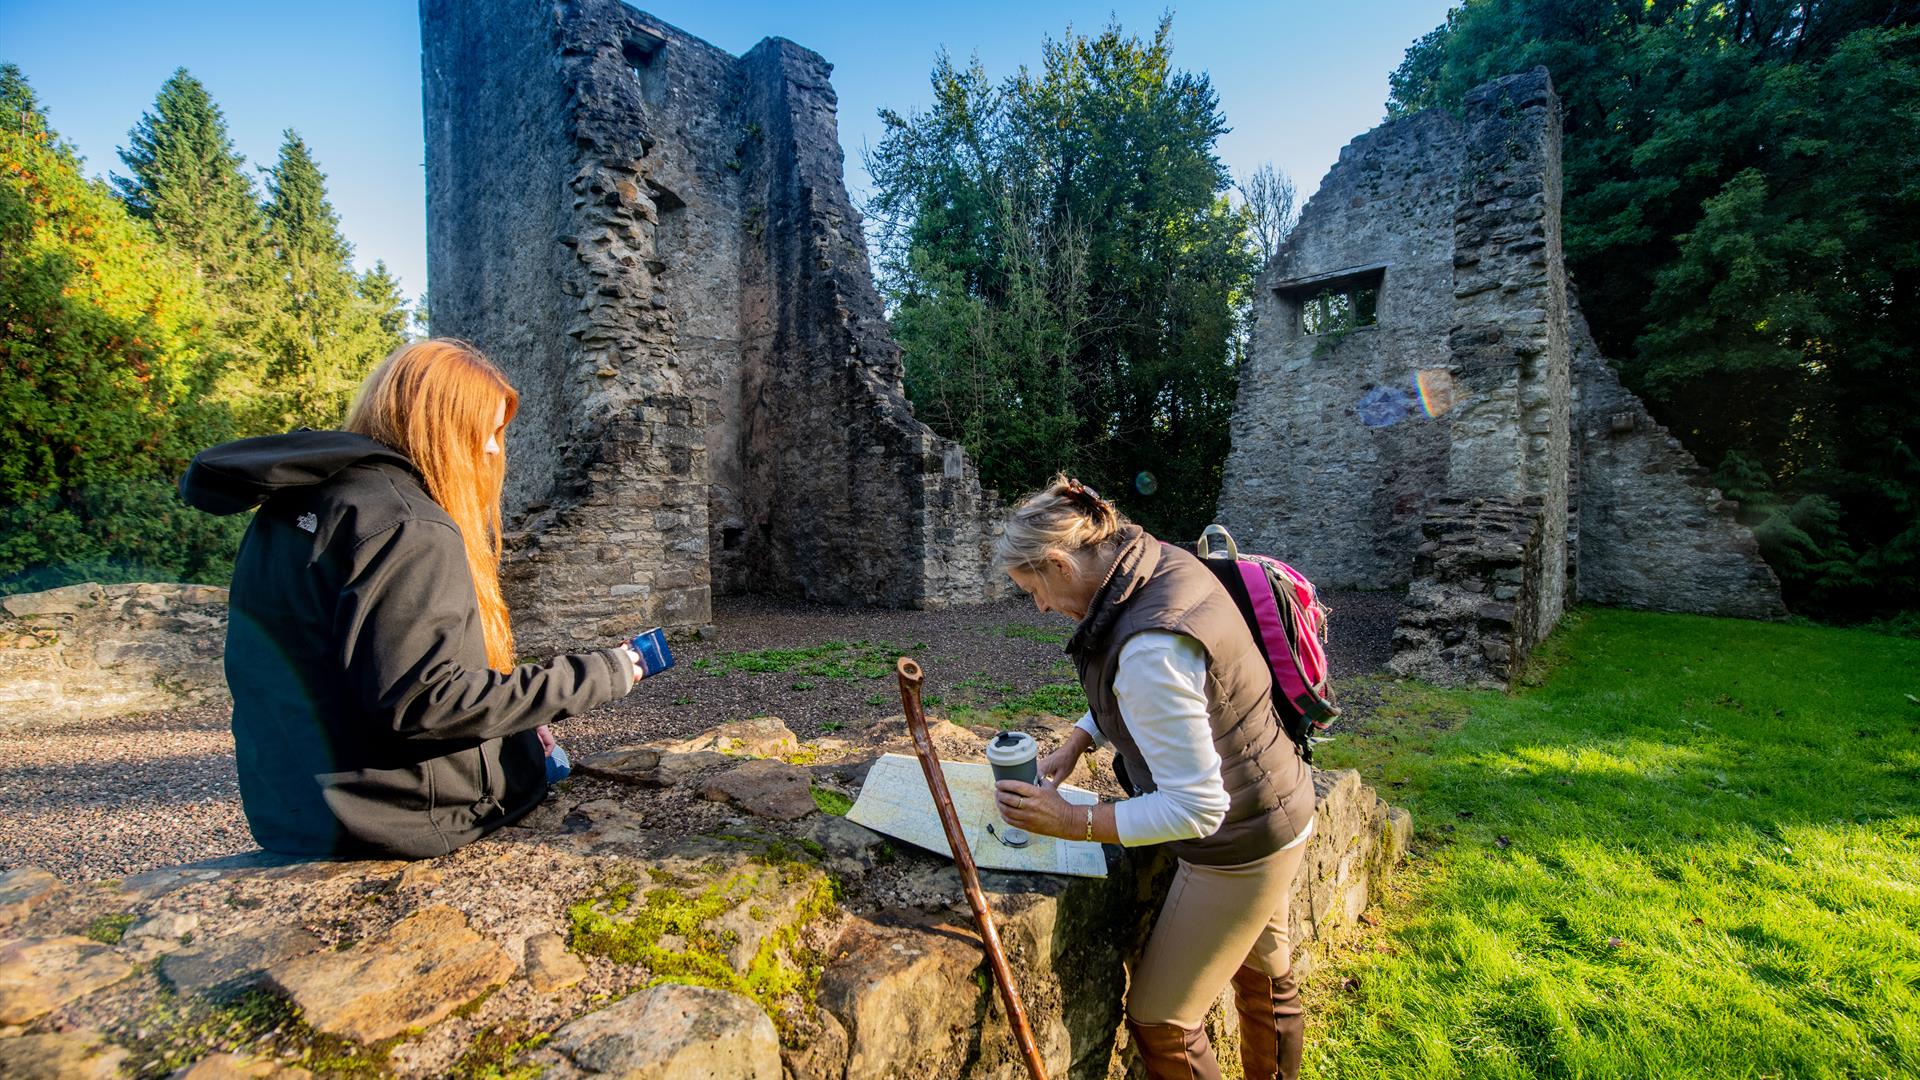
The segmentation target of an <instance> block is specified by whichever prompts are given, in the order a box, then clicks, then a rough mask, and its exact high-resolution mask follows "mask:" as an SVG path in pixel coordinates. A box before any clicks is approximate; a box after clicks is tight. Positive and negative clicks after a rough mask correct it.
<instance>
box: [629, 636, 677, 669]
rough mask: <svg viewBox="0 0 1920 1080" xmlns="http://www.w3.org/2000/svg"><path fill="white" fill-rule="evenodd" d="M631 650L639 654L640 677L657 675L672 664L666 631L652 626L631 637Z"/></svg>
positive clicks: (671, 654) (671, 651) (671, 653)
mask: <svg viewBox="0 0 1920 1080" xmlns="http://www.w3.org/2000/svg"><path fill="white" fill-rule="evenodd" d="M632 644H633V651H634V652H637V653H639V654H640V672H641V677H642V678H649V677H651V676H654V675H658V674H660V673H661V672H663V671H665V670H667V669H668V668H670V667H672V666H673V650H672V649H669V648H667V632H666V631H665V630H662V629H660V628H659V627H657V626H656V627H654V628H653V629H651V630H643V631H641V632H640V633H639V634H638V635H637V636H636V637H635V638H634V639H633V642H632Z"/></svg>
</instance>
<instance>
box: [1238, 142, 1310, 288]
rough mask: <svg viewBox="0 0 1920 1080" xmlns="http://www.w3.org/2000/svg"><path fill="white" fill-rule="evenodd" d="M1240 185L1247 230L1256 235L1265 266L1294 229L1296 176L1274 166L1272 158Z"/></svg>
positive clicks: (1255, 241) (1261, 260) (1254, 236)
mask: <svg viewBox="0 0 1920 1080" xmlns="http://www.w3.org/2000/svg"><path fill="white" fill-rule="evenodd" d="M1238 187H1239V189H1240V198H1241V200H1242V202H1243V203H1244V205H1245V206H1246V210H1247V216H1248V232H1250V233H1251V234H1252V236H1253V239H1254V243H1255V244H1256V245H1257V247H1258V249H1259V252H1260V263H1261V265H1262V266H1264V265H1266V264H1267V263H1268V262H1271V261H1272V260H1273V257H1274V255H1275V254H1276V253H1278V252H1279V250H1280V245H1281V244H1282V243H1284V242H1285V241H1286V239H1287V234H1288V233H1289V232H1292V231H1293V220H1294V210H1295V207H1294V200H1295V198H1296V197H1297V196H1296V193H1295V191H1294V187H1293V177H1291V176H1288V175H1287V174H1286V173H1284V172H1282V171H1281V170H1279V169H1276V168H1274V167H1273V162H1271V161H1269V162H1267V163H1265V164H1263V165H1261V166H1260V167H1259V168H1257V169H1255V170H1253V173H1252V174H1251V175H1249V176H1248V177H1247V182H1246V183H1244V184H1240V185H1238Z"/></svg>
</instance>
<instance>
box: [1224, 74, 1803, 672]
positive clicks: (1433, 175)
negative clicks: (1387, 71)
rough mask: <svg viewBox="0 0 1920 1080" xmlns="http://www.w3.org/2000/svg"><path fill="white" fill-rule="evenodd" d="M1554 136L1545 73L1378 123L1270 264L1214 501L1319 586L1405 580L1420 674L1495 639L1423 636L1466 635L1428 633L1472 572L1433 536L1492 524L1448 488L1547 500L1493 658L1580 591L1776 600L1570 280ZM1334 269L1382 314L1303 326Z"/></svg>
mask: <svg viewBox="0 0 1920 1080" xmlns="http://www.w3.org/2000/svg"><path fill="white" fill-rule="evenodd" d="M1561 141H1562V133H1561V121H1560V106H1559V102H1558V99H1557V97H1556V96H1555V94H1554V92H1553V87H1552V83H1551V80H1550V79H1549V78H1548V75H1547V72H1546V70H1545V69H1543V68H1537V69H1535V70H1533V71H1530V72H1526V73H1524V74H1520V75H1512V76H1508V77H1506V78H1502V79H1497V80H1494V81H1493V82H1490V83H1487V84H1485V85H1483V86H1481V87H1478V88H1476V89H1475V90H1473V91H1472V92H1471V93H1469V94H1468V95H1467V96H1466V98H1465V99H1464V101H1463V103H1462V107H1461V113H1460V115H1459V116H1458V117H1455V116H1452V115H1449V114H1447V113H1445V112H1442V111H1439V110H1430V111H1427V112H1423V113H1420V114H1418V115H1415V116H1411V117H1407V118H1405V119H1401V120H1397V121H1394V122H1391V123H1388V124H1385V125H1383V126H1381V127H1379V128H1377V129H1375V130H1373V131H1371V132H1368V133H1367V134H1365V135H1363V136H1361V137H1360V138H1358V139H1356V140H1354V142H1353V143H1352V144H1350V145H1349V146H1348V147H1347V148H1346V149H1345V150H1343V151H1342V152H1341V155H1340V160H1339V162H1338V163H1337V164H1335V166H1334V167H1333V169H1332V170H1331V171H1330V172H1329V173H1328V174H1327V177H1326V180H1325V181H1324V182H1323V183H1322V185H1321V188H1320V190H1319V191H1318V192H1317V193H1316V194H1315V195H1314V197H1313V198H1312V199H1310V200H1309V201H1308V203H1307V205H1306V207H1305V209H1304V210H1303V212H1302V214H1301V217H1300V222H1299V224H1298V225H1297V226H1296V227H1295V228H1294V230H1293V233H1292V234H1291V235H1290V236H1289V238H1288V240H1287V242H1286V243H1285V244H1284V245H1283V246H1282V248H1281V251H1280V252H1279V254H1278V255H1276V256H1275V258H1274V260H1273V262H1272V263H1271V264H1270V266H1269V267H1268V268H1267V270H1266V271H1265V272H1264V273H1263V274H1262V276H1261V278H1260V286H1261V287H1260V288H1259V289H1258V290H1257V291H1258V296H1257V298H1256V301H1255V323H1254V330H1253V340H1252V347H1251V351H1250V356H1249V362H1248V363H1247V364H1246V365H1245V366H1244V367H1243V369H1242V371H1241V375H1240V397H1239V401H1238V404H1237V406H1236V409H1235V413H1234V419H1233V449H1232V452H1231V453H1230V455H1229V456H1228V459H1227V462H1226V469H1225V475H1224V478H1223V482H1222V487H1221V495H1220V513H1219V517H1220V520H1221V521H1222V522H1224V523H1225V524H1226V525H1227V526H1228V527H1229V528H1231V529H1232V530H1233V532H1234V534H1235V536H1236V537H1238V538H1240V541H1241V544H1242V546H1245V547H1249V548H1252V549H1255V550H1262V551H1267V552H1270V553H1272V554H1274V555H1277V556H1279V557H1281V558H1284V559H1286V560H1287V561H1289V562H1291V563H1293V564H1294V565H1296V566H1298V567H1299V568H1300V569H1301V570H1302V571H1304V572H1305V573H1306V574H1307V575H1308V576H1309V577H1311V578H1313V579H1314V580H1315V582H1316V583H1317V584H1320V585H1322V586H1323V587H1330V588H1397V587H1401V586H1407V585H1409V584H1412V585H1413V592H1414V594H1415V597H1416V600H1417V602H1418V603H1419V604H1422V605H1426V607H1425V608H1424V609H1417V610H1416V611H1415V612H1414V613H1413V614H1412V615H1411V616H1410V618H1411V620H1412V621H1411V622H1410V623H1409V625H1407V626H1406V627H1404V628H1403V629H1404V630H1405V631H1406V632H1405V633H1404V634H1403V640H1404V641H1406V642H1407V643H1409V647H1417V648H1418V649H1420V650H1423V651H1422V653H1421V655H1420V656H1417V657H1410V658H1409V659H1408V660H1407V661H1406V663H1405V665H1403V666H1406V667H1408V668H1409V669H1413V668H1418V669H1421V670H1430V669H1432V668H1433V662H1434V661H1433V658H1434V656H1436V655H1444V656H1451V657H1458V658H1460V659H1461V660H1462V662H1466V660H1467V658H1469V657H1472V656H1483V653H1482V651H1481V650H1480V649H1479V648H1478V646H1475V647H1462V646H1461V644H1460V642H1459V641H1455V642H1452V643H1450V644H1448V645H1447V646H1446V647H1445V648H1443V649H1441V650H1439V652H1438V653H1436V652H1434V651H1433V650H1432V649H1430V648H1429V647H1428V645H1427V644H1421V643H1426V642H1428V639H1430V638H1433V637H1434V636H1435V634H1436V633H1438V635H1439V637H1441V638H1445V637H1447V636H1450V635H1452V634H1454V633H1456V632H1458V630H1459V625H1458V622H1459V621H1458V620H1456V619H1452V618H1451V617H1450V618H1449V619H1448V620H1446V621H1447V622H1448V625H1449V627H1450V629H1448V630H1446V631H1445V632H1444V633H1441V632H1439V631H1437V630H1436V629H1435V627H1436V624H1435V623H1434V618H1435V616H1434V614H1433V613H1434V611H1436V610H1438V609H1439V608H1450V607H1454V606H1458V605H1457V604H1455V603H1454V602H1452V601H1449V602H1447V603H1441V602H1440V601H1438V600H1437V599H1435V597H1437V596H1439V595H1441V594H1446V595H1455V594H1457V593H1458V584H1459V583H1458V582H1457V581H1453V580H1450V579H1439V580H1435V579H1430V578H1428V577H1426V575H1429V574H1431V573H1432V572H1434V571H1435V570H1436V569H1437V568H1440V567H1441V566H1442V563H1443V562H1444V559H1441V560H1439V561H1436V558H1435V557H1434V555H1435V553H1434V552H1433V551H1432V550H1431V549H1427V550H1425V551H1424V553H1423V545H1428V544H1431V543H1432V542H1433V541H1432V535H1433V534H1434V532H1435V531H1436V530H1437V531H1438V533H1439V534H1440V535H1444V536H1462V537H1465V536H1469V535H1478V534H1477V533H1476V532H1475V530H1473V529H1468V528H1464V527H1463V526H1462V524H1461V522H1460V521H1458V520H1457V514H1456V512H1455V510H1454V509H1446V510H1444V511H1443V512H1440V513H1439V516H1438V517H1437V518H1435V519H1433V520H1431V521H1429V520H1428V515H1429V513H1430V512H1432V511H1436V510H1437V509H1438V508H1440V505H1441V500H1443V499H1444V498H1448V497H1456V496H1457V497H1463V498H1469V499H1488V500H1507V501H1509V502H1512V503H1514V504H1515V505H1517V504H1519V503H1520V502H1531V503H1532V504H1537V507H1538V511H1539V513H1538V519H1537V522H1536V523H1535V524H1536V526H1537V531H1538V538H1537V544H1538V551H1539V557H1538V563H1539V569H1538V574H1537V578H1536V579H1534V580H1533V581H1532V582H1531V584H1530V586H1529V587H1528V588H1527V589H1526V591H1525V592H1524V593H1523V594H1521V595H1519V596H1517V597H1515V598H1513V600H1514V602H1516V603H1518V604H1519V605H1520V606H1521V607H1522V608H1524V609H1525V610H1524V611H1521V612H1517V613H1516V618H1515V620H1514V622H1513V623H1512V625H1514V626H1515V627H1525V628H1526V630H1525V632H1524V633H1523V634H1522V635H1521V637H1520V639H1518V640H1517V641H1516V642H1515V643H1514V645H1513V647H1511V648H1507V649H1502V648H1498V647H1494V648H1491V652H1492V653H1502V652H1505V653H1508V654H1512V655H1511V656H1510V657H1508V658H1503V659H1500V660H1498V661H1497V662H1496V663H1495V665H1494V667H1495V669H1498V668H1501V667H1504V666H1505V665H1506V664H1507V663H1508V660H1509V659H1511V660H1514V661H1516V662H1517V660H1518V659H1519V658H1521V657H1523V656H1524V654H1525V651H1526V649H1528V648H1530V647H1531V643H1532V642H1533V641H1535V640H1538V638H1539V637H1541V636H1544V635H1545V634H1546V633H1548V632H1549V631H1551V629H1552V628H1553V626H1554V625H1555V624H1556V623H1557V622H1558V621H1559V618H1560V615H1561V612H1562V611H1563V610H1564V608H1565V605H1566V604H1567V603H1569V602H1570V601H1572V600H1573V599H1575V598H1579V599H1585V600H1589V601H1594V602H1600V603H1613V604H1626V605H1631V606H1638V607H1653V608H1660V609H1665V610H1685V611H1697V612H1706V613H1711V614H1736V615H1749V616H1758V617H1771V616H1775V615H1778V614H1779V613H1780V612H1781V610H1782V609H1781V606H1780V600H1779V588H1778V584H1777V582H1775V581H1774V580H1773V577H1772V574H1771V573H1770V572H1769V571H1768V570H1767V568H1766V567H1765V564H1764V563H1762V562H1761V561H1760V560H1759V559H1758V557H1757V555H1756V553H1755V552H1756V549H1755V547H1754V544H1753V539H1752V536H1751V534H1750V533H1749V532H1748V530H1746V529H1745V528H1744V527H1743V526H1741V525H1740V524H1739V523H1738V522H1737V521H1736V520H1735V519H1734V518H1733V516H1732V513H1731V508H1730V507H1729V506H1728V505H1727V504H1725V503H1724V502H1722V500H1720V498H1719V494H1718V493H1717V492H1715V491H1713V490H1712V489H1711V487H1710V486H1709V485H1707V484H1706V483H1705V482H1704V480H1703V479H1702V476H1701V473H1700V470H1699V468H1698V466H1697V465H1696V464H1695V463H1694V462H1693V460H1692V459H1691V457H1690V456H1688V455H1687V453H1686V451H1685V450H1684V449H1683V448H1682V447H1681V446H1680V445H1679V444H1678V442H1677V441H1675V440H1673V439H1672V438H1671V437H1670V436H1669V435H1668V434H1667V433H1666V432H1664V431H1661V430H1659V428H1658V426H1657V425H1655V424H1654V423H1653V421H1652V420H1651V418H1650V417H1648V416H1647V415H1646V410H1645V409H1644V407H1643V406H1641V404H1640V403H1639V402H1638V401H1637V400H1636V399H1634V398H1633V397H1632V395H1631V394H1629V393H1628V392H1627V391H1626V390H1625V389H1624V388H1623V387H1621V385H1620V383H1619V380H1618V379H1617V378H1616V377H1615V376H1614V375H1613V374H1612V372H1611V370H1609V368H1608V366H1607V364H1606V362H1605V361H1604V360H1603V359H1602V358H1601V357H1600V356H1599V354H1598V353H1597V351H1595V350H1594V349H1593V347H1592V342H1591V338H1590V336H1588V334H1587V331H1586V326H1585V323H1584V321H1583V320H1582V319H1581V318H1580V316H1579V313H1578V311H1577V310H1576V309H1575V308H1574V307H1573V305H1572V302H1571V300H1570V299H1569V286H1568V282H1567V274H1566V268H1565V263H1564V259H1563V254H1562V238H1561V216H1560V200H1561V186H1562V185H1561V174H1560V169H1561V165H1560V145H1561ZM1329 288H1334V289H1351V288H1373V289H1377V295H1378V303H1377V321H1375V322H1374V323H1373V324H1372V325H1362V326H1355V327H1351V328H1345V329H1337V330H1335V331H1333V332H1324V333H1309V332H1308V329H1309V328H1308V326H1307V324H1306V321H1305V309H1306V307H1307V305H1308V303H1309V301H1310V299H1311V298H1312V297H1313V296H1314V295H1315V294H1316V293H1317V292H1320V291H1322V290H1326V289H1329ZM1489 505H1491V504H1489ZM1441 554H1442V555H1444V553H1441ZM1469 554H1471V553H1469ZM1478 557H1479V556H1478V555H1471V558H1475V559H1477V558H1478ZM1447 573H1448V574H1451V573H1453V571H1451V570H1449V571H1447ZM1505 602H1506V601H1502V603H1505ZM1459 603H1461V604H1464V603H1465V601H1464V600H1459ZM1490 632H1491V629H1490V627H1488V626H1478V627H1476V628H1475V629H1474V633H1475V635H1476V636H1477V635H1480V634H1484V633H1490ZM1474 663H1476V664H1477V663H1479V661H1474ZM1486 670H1487V669H1483V668H1480V667H1473V668H1471V669H1470V670H1463V671H1461V672H1458V673H1456V675H1455V676H1453V677H1451V678H1450V679H1449V680H1448V681H1466V682H1475V683H1478V682H1482V681H1485V676H1486Z"/></svg>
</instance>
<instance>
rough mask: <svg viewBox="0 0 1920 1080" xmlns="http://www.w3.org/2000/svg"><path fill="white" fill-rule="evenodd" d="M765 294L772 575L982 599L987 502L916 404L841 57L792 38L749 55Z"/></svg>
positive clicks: (766, 538)
mask: <svg viewBox="0 0 1920 1080" xmlns="http://www.w3.org/2000/svg"><path fill="white" fill-rule="evenodd" d="M741 67H742V69H743V71H744V72H745V79H744V86H745V98H744V101H743V106H742V108H743V113H744V115H745V117H746V121H745V129H746V131H747V132H748V133H749V137H748V140H747V142H746V144H745V146H744V150H743V159H744V161H745V165H744V171H745V172H746V174H747V176H748V187H747V190H748V192H749V194H748V196H747V207H746V211H745V213H746V222H747V231H748V233H749V236H750V239H749V245H748V254H747V256H746V264H745V269H744V275H745V279H746V281H747V282H748V288H747V292H748V294H749V295H751V296H752V297H754V301H753V302H752V303H750V304H748V305H747V306H746V307H745V308H743V310H742V323H743V333H742V336H743V339H744V340H745V341H747V342H748V357H749V359H748V362H747V364H746V367H745V376H744V386H743V391H742V396H743V399H744V400H745V401H746V402H747V410H746V412H747V417H748V420H747V426H746V430H745V433H744V435H745V437H744V440H743V442H742V444H741V445H742V452H743V457H744V466H745V472H746V475H747V477H748V490H749V491H750V496H749V501H748V503H747V505H746V506H745V508H744V509H745V510H746V514H747V518H748V521H747V522H746V525H747V530H746V535H745V544H744V548H745V550H746V552H747V557H748V561H749V563H750V565H751V566H752V573H753V574H755V575H758V576H759V577H760V578H761V579H762V589H763V591H774V592H781V593H784V594H787V595H792V596H797V597H801V598H805V599H808V600H817V601H825V602H832V603H860V604H880V605H891V606H929V607H940V606H947V605H950V604H956V603H977V602H979V601H980V600H982V599H985V598H986V596H987V594H988V592H989V591H990V590H991V587H992V586H991V583H990V582H989V581H988V580H987V577H986V575H985V573H984V567H983V562H982V559H981V552H982V550H983V543H984V541H985V539H986V538H985V536H984V535H983V533H984V531H985V530H986V529H987V527H988V525H989V523H988V522H987V521H986V519H985V518H984V516H983V515H984V512H985V511H986V510H987V509H988V507H987V504H986V503H985V502H984V501H983V497H982V495H981V492H980V486H979V478H978V474H977V473H976V472H975V470H974V469H973V467H972V465H971V464H970V463H969V462H967V460H966V456H965V454H964V453H963V452H962V451H961V450H960V448H959V446H958V445H957V444H955V443H953V442H951V441H950V440H946V439H942V438H940V437H938V436H936V435H934V434H933V433H932V432H931V431H930V430H928V429H927V427H926V426H925V425H924V424H921V423H920V422H919V421H917V420H915V419H914V418H913V415H912V410H911V408H910V407H909V406H908V404H907V400H906V395H905V389H904V384H903V379H904V369H903V367H902V364H901V361H900V350H899V347H898V346H896V345H895V344H894V342H893V340H892V337H891V336H890V334H889V333H888V331H887V327H886V319H885V313H884V309H883V308H882V305H881V302H880V297H879V294H878V292H877V291H876V290H875V289H874V286H873V280H872V277H871V273H870V271H869V269H868V265H869V264H868V258H867V250H866V243H865V239H864V236H863V233H862V230H861V227H860V216H859V214H858V213H857V212H856V211H855V210H854V209H853V206H852V204H851V202H850V201H849V199H848V197H847V193H846V189H845V187H844V186H843V185H842V184H841V181H840V177H841V175H842V169H843V161H842V157H841V149H840V143H839V138H838V135H837V121H836V110H837V107H838V105H837V99H836V98H835V95H834V92H833V87H832V84H831V83H830V82H829V81H828V76H829V74H830V72H831V71H832V65H830V64H828V63H827V62H826V61H825V60H824V59H823V58H821V57H820V56H819V55H818V54H816V53H813V52H811V51H809V50H806V49H803V48H801V47H799V46H797V45H795V44H793V43H792V42H789V41H783V40H779V39H773V40H769V41H765V42H762V43H761V44H760V45H759V46H757V47H756V48H754V49H753V50H752V51H751V52H749V53H748V54H747V55H746V56H745V57H744V58H742V60H741Z"/></svg>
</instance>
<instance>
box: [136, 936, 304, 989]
mask: <svg viewBox="0 0 1920 1080" xmlns="http://www.w3.org/2000/svg"><path fill="white" fill-rule="evenodd" d="M322 947H323V944H322V942H321V941H320V939H319V938H317V937H314V936H313V935H312V934H309V933H307V932H306V931H305V930H302V929H301V928H299V927H297V926H254V927H248V928H246V929H244V930H240V931H236V932H235V933H232V934H228V935H227V936H225V937H222V938H215V939H214V940H212V941H209V942H206V943H204V944H197V945H196V946H195V947H193V948H191V949H185V950H182V951H180V952H177V953H173V954H171V955H168V956H165V957H162V958H161V960H160V974H161V976H162V977H164V978H165V979H166V980H167V981H168V982H170V983H172V984H173V986H174V989H176V990H178V991H180V992H181V993H183V994H204V993H207V992H209V991H213V990H221V991H230V990H240V989H245V988H249V987H253V986H257V985H259V984H260V982H261V976H262V975H263V974H264V973H265V972H266V969H268V968H270V967H273V966H275V965H276V964H283V963H285V962H287V961H289V960H292V959H294V958H296V957H300V956H306V955H308V954H309V953H315V952H319V951H320V949H321V948H322Z"/></svg>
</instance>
